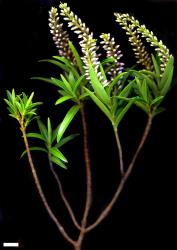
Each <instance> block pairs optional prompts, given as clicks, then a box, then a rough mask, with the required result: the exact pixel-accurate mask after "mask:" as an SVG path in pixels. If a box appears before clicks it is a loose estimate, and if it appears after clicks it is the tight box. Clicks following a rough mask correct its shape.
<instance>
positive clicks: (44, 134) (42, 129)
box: [37, 119, 48, 142]
mask: <svg viewBox="0 0 177 250" xmlns="http://www.w3.org/2000/svg"><path fill="white" fill-rule="evenodd" d="M37 123H38V127H39V130H40V132H41V135H42V137H43V138H44V139H45V141H46V142H47V141H48V132H47V128H46V126H45V125H44V123H43V122H42V121H40V120H39V119H38V120H37Z"/></svg>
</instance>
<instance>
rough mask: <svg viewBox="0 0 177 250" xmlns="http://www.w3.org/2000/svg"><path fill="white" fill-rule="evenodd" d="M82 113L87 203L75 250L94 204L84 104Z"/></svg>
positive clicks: (79, 244) (79, 247)
mask: <svg viewBox="0 0 177 250" xmlns="http://www.w3.org/2000/svg"><path fill="white" fill-rule="evenodd" d="M80 112H81V118H82V127H83V138H84V142H83V143H84V158H85V168H86V202H85V210H84V214H83V218H82V221H81V230H80V234H79V237H78V240H77V243H76V246H75V250H80V249H81V245H82V242H83V239H84V235H85V228H86V225H87V217H88V214H89V210H90V207H91V203H92V176H91V166H90V165H91V164H90V154H89V146H88V131H87V122H86V116H85V110H84V104H83V103H81V104H80Z"/></svg>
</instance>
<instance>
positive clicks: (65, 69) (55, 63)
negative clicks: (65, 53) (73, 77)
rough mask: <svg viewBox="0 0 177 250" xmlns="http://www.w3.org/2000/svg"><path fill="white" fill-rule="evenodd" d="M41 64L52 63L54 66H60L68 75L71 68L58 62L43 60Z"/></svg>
mask: <svg viewBox="0 0 177 250" xmlns="http://www.w3.org/2000/svg"><path fill="white" fill-rule="evenodd" d="M39 62H49V63H52V64H54V65H56V66H58V67H59V68H61V69H62V70H64V71H66V72H68V73H69V71H70V68H69V67H68V66H66V65H65V64H64V63H61V62H59V61H57V60H52V59H43V60H40V61H39Z"/></svg>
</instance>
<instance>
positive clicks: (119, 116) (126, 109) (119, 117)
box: [115, 99, 135, 127]
mask: <svg viewBox="0 0 177 250" xmlns="http://www.w3.org/2000/svg"><path fill="white" fill-rule="evenodd" d="M134 102H135V100H134V99H132V100H130V101H129V102H128V103H127V104H126V106H125V107H124V108H123V109H122V110H121V112H120V113H118V115H117V117H116V121H115V126H116V127H117V126H118V125H119V123H120V122H121V120H122V119H123V117H124V116H125V114H126V113H127V111H128V110H129V109H130V107H131V106H132V104H133V103H134Z"/></svg>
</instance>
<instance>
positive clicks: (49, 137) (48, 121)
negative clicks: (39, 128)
mask: <svg viewBox="0 0 177 250" xmlns="http://www.w3.org/2000/svg"><path fill="white" fill-rule="evenodd" d="M47 138H48V143H49V145H51V144H52V126H51V121H50V118H49V117H48V119H47Z"/></svg>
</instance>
